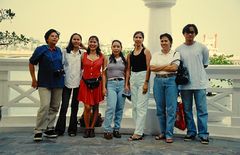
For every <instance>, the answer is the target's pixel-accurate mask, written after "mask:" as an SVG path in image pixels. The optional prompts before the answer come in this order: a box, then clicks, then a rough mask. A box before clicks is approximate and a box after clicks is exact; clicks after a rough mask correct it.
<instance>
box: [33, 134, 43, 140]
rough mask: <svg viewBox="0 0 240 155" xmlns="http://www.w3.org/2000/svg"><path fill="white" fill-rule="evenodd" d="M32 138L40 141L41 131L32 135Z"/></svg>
mask: <svg viewBox="0 0 240 155" xmlns="http://www.w3.org/2000/svg"><path fill="white" fill-rule="evenodd" d="M33 140H34V141H42V140H43V138H42V133H36V134H35V135H34V137H33Z"/></svg>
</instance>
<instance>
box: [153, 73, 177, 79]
mask: <svg viewBox="0 0 240 155" xmlns="http://www.w3.org/2000/svg"><path fill="white" fill-rule="evenodd" d="M172 76H176V73H169V74H156V77H157V78H169V77H172Z"/></svg>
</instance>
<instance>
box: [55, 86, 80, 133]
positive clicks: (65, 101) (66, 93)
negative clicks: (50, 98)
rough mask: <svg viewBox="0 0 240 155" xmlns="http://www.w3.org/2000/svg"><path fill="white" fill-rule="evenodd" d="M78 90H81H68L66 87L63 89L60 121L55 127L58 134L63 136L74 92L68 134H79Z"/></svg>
mask: <svg viewBox="0 0 240 155" xmlns="http://www.w3.org/2000/svg"><path fill="white" fill-rule="evenodd" d="M78 90H79V88H73V89H72V88H67V87H66V86H65V87H64V88H63V93H62V105H61V109H60V113H59V117H58V121H57V124H56V127H55V130H56V132H58V133H60V134H63V133H64V132H65V128H66V114H67V110H68V105H69V100H70V97H71V93H72V91H73V95H72V103H71V116H70V122H69V127H68V133H69V132H73V133H76V132H77V113H78V104H79V102H78V100H77V96H78Z"/></svg>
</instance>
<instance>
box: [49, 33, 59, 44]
mask: <svg viewBox="0 0 240 155" xmlns="http://www.w3.org/2000/svg"><path fill="white" fill-rule="evenodd" d="M58 40H59V37H58V34H57V33H56V32H52V33H51V34H50V36H49V37H48V39H47V43H48V44H49V45H56V44H57V42H58Z"/></svg>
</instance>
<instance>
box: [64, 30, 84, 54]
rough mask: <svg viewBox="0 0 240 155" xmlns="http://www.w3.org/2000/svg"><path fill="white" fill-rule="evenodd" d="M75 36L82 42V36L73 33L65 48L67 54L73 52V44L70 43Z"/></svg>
mask: <svg viewBox="0 0 240 155" xmlns="http://www.w3.org/2000/svg"><path fill="white" fill-rule="evenodd" d="M75 35H78V36H79V37H80V39H81V40H82V36H81V35H80V34H78V33H73V34H72V35H71V37H70V40H69V42H68V46H67V47H66V50H67V53H70V52H71V51H72V50H73V43H72V38H73V37H74V36H75Z"/></svg>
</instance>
